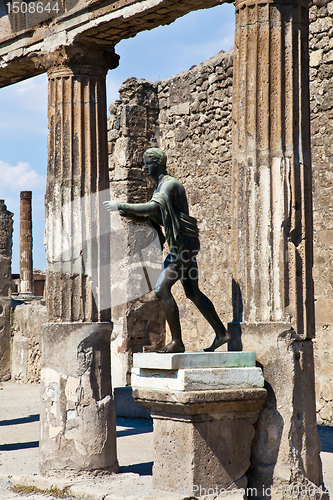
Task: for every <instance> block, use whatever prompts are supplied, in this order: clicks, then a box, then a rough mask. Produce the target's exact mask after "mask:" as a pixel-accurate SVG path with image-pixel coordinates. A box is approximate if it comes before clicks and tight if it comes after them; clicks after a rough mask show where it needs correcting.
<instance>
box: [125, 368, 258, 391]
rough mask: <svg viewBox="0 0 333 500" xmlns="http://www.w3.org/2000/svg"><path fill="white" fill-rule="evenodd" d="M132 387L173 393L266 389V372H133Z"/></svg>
mask: <svg viewBox="0 0 333 500" xmlns="http://www.w3.org/2000/svg"><path fill="white" fill-rule="evenodd" d="M132 386H133V387H146V388H150V389H161V390H171V391H204V390H212V389H222V388H228V387H234V386H241V387H264V377H263V375H262V370H261V369H260V368H256V367H255V366H251V367H248V368H193V369H190V368H189V369H179V370H157V369H155V370H147V369H144V368H133V369H132Z"/></svg>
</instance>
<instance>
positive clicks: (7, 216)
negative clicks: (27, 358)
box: [0, 200, 13, 381]
mask: <svg viewBox="0 0 333 500" xmlns="http://www.w3.org/2000/svg"><path fill="white" fill-rule="evenodd" d="M12 217H13V214H12V213H11V212H9V210H7V207H6V205H5V202H4V200H0V381H1V380H8V379H10V359H11V356H10V342H11V340H10V337H11V332H10V326H11V314H12V306H11V299H10V296H11V282H12V279H11V267H12V234H13V219H12Z"/></svg>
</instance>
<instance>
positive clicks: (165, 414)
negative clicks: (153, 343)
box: [133, 353, 266, 494]
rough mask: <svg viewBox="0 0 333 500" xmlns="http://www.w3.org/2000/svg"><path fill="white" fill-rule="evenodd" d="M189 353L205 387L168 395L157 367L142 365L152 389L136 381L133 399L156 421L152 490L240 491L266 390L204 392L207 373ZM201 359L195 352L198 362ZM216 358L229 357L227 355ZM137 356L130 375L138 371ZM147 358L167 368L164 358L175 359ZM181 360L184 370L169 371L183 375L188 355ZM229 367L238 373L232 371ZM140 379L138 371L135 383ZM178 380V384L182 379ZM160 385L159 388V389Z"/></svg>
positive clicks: (172, 391)
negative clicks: (153, 382) (139, 385)
mask: <svg viewBox="0 0 333 500" xmlns="http://www.w3.org/2000/svg"><path fill="white" fill-rule="evenodd" d="M193 354H194V353H190V354H189V359H190V357H191V358H192V359H191V360H190V363H189V364H190V365H191V369H190V372H191V375H193V373H194V372H195V371H196V370H197V373H196V380H198V378H199V377H200V378H201V379H202V381H203V382H204V383H203V384H201V387H202V389H201V390H200V389H198V390H194V391H193V390H186V388H184V389H183V390H172V389H169V390H166V389H165V377H163V378H160V376H159V374H158V376H157V375H156V373H155V372H156V368H150V369H149V368H145V367H144V366H141V367H140V369H142V370H143V372H144V377H142V378H143V379H147V372H148V370H150V371H151V378H152V379H154V380H155V388H154V389H152V388H149V387H148V388H145V387H143V384H144V380H140V383H141V387H135V386H134V387H133V397H134V398H135V399H136V401H138V402H139V403H141V404H142V405H143V406H145V407H146V408H147V409H148V410H150V412H151V415H152V417H153V419H154V467H153V487H154V488H156V489H157V488H161V487H162V488H167V489H169V490H170V489H178V488H179V489H180V490H179V491H181V490H182V489H184V488H185V489H187V490H190V491H192V492H193V493H195V492H196V493H197V494H198V492H199V491H200V487H201V491H202V489H206V490H207V491H208V490H210V493H212V492H213V491H212V490H211V489H212V488H213V490H214V492H216V488H217V489H218V490H219V491H220V490H222V489H228V488H234V487H236V488H240V487H242V488H244V487H246V484H247V479H246V476H245V473H246V471H247V469H248V468H249V466H250V454H251V443H252V439H253V437H254V427H253V424H254V423H255V422H256V421H257V419H258V415H259V410H260V408H261V407H262V405H263V402H264V401H265V398H266V390H265V389H263V388H261V387H259V388H258V387H249V386H247V387H244V386H237V385H236V384H235V385H234V386H233V387H232V383H230V386H229V388H226V389H224V390H219V389H216V388H213V389H208V388H207V383H206V382H205V379H207V376H208V378H209V377H211V369H210V368H206V369H205V368H196V363H195V361H193ZM202 354H203V353H198V355H201V358H203V356H202ZM216 354H219V355H221V354H225V355H226V356H228V355H229V354H230V353H216ZM244 354H245V353H244ZM135 356H136V355H134V371H135V369H136V368H139V367H138V366H137V365H138V362H137V361H136V358H135ZM141 356H142V355H141ZM145 356H146V357H147V359H148V357H149V356H151V357H156V356H162V358H160V359H161V363H162V364H164V366H165V364H166V361H167V357H168V356H170V357H173V356H179V355H177V354H176V355H172V354H170V355H169V354H160V355H158V354H157V355H156V354H146V355H145ZM180 356H181V357H182V360H183V362H184V359H185V368H184V369H179V370H177V369H176V370H170V372H174V371H181V370H185V371H186V353H185V354H182V355H180ZM204 356H212V359H213V357H214V354H208V353H207V354H205V355H204ZM151 359H152V358H151ZM142 364H144V363H141V365H142ZM147 364H148V366H149V365H150V366H151V364H149V363H146V365H147ZM155 366H156V365H155ZM183 366H184V364H183ZM222 366H223V365H222ZM229 368H234V369H235V370H237V367H235V366H233V367H232V366H231V367H229ZM252 368H253V367H250V369H252ZM215 369H216V367H215ZM222 369H224V368H222ZM239 369H240V370H244V369H245V368H244V367H242V368H239ZM164 371H166V370H164ZM138 376H139V373H138V371H136V374H135V376H134V380H135V379H137V377H138ZM177 376H178V374H177V373H170V378H174V377H176V378H177ZM179 378H180V379H182V375H179ZM236 378H237V377H236ZM159 380H161V389H158V387H157V386H158V382H159ZM134 384H135V382H134ZM199 386H200V384H198V387H199ZM196 488H198V489H196Z"/></svg>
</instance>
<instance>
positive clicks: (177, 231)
mask: <svg viewBox="0 0 333 500" xmlns="http://www.w3.org/2000/svg"><path fill="white" fill-rule="evenodd" d="M143 161H144V169H145V173H146V175H148V176H149V177H152V178H153V179H154V181H155V182H156V189H155V191H154V194H153V197H152V198H151V200H150V201H149V202H147V203H118V202H113V201H105V202H104V204H105V207H106V209H107V210H109V211H115V210H119V212H120V214H121V215H124V216H126V217H130V218H131V219H132V220H135V221H136V222H140V220H141V221H143V220H147V219H148V220H149V222H150V223H151V225H152V226H153V227H154V228H155V229H156V230H157V231H158V235H159V239H160V242H161V245H162V246H163V243H164V241H165V239H166V240H167V243H168V246H169V253H168V255H167V257H166V259H165V261H164V264H163V268H162V271H161V273H160V275H159V278H158V280H157V284H156V288H155V293H156V295H157V297H158V299H159V301H160V303H161V305H162V308H163V310H164V314H165V317H166V320H167V322H168V324H169V327H170V331H171V336H172V341H171V342H170V344H168V345H166V346H165V347H164V348H162V349H160V350H159V351H158V352H184V351H185V347H184V344H183V341H182V337H181V328H180V321H179V310H178V307H177V304H176V302H175V299H174V298H173V296H172V294H171V288H172V286H173V285H174V284H175V283H176V282H177V281H178V280H179V279H180V281H181V283H182V285H183V288H184V291H185V294H186V297H187V298H189V299H190V300H191V301H192V302H193V303H194V304H195V305H196V306H197V308H198V309H199V311H200V312H201V313H202V314H203V316H204V317H205V318H206V320H207V321H208V323H209V324H210V325H211V326H212V327H213V329H214V331H215V334H216V336H215V339H214V341H213V343H212V345H211V346H210V347H208V348H207V349H204V350H205V351H214V350H215V349H217V348H218V347H219V346H221V345H222V344H225V343H226V342H229V341H230V340H231V338H232V337H231V335H230V333H229V332H228V331H227V330H226V328H225V327H224V325H223V323H222V322H221V320H220V318H219V317H218V315H217V313H216V311H215V308H214V306H213V304H212V302H211V301H210V300H209V299H208V297H206V295H204V294H203V293H202V292H201V291H200V289H199V286H198V267H197V261H196V256H197V254H198V252H199V249H200V242H199V230H198V227H197V221H196V219H194V218H193V217H191V216H190V215H189V210H188V203H187V198H186V193H185V189H184V186H183V185H182V184H181V183H180V182H179V181H178V180H177V179H175V178H174V177H172V176H171V175H169V174H168V173H167V171H166V161H167V157H166V154H165V153H164V151H162V150H161V149H159V148H150V149H148V150H147V151H146V152H145V153H144V155H143ZM161 226H163V227H164V232H165V237H164V235H163V233H162V231H161V229H160V227H161Z"/></svg>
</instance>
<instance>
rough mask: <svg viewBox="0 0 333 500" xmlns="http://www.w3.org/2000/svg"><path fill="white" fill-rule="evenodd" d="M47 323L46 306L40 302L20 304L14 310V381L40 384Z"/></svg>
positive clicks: (12, 367) (12, 366)
mask: <svg viewBox="0 0 333 500" xmlns="http://www.w3.org/2000/svg"><path fill="white" fill-rule="evenodd" d="M46 322H47V311H46V306H45V305H44V304H41V303H40V302H39V301H38V302H34V301H33V302H30V303H26V304H20V305H17V306H16V307H15V309H14V310H13V324H12V342H13V344H12V349H13V352H12V364H11V370H12V372H11V375H12V379H13V380H17V381H21V382H25V383H26V382H39V380H40V369H41V366H40V363H41V344H42V327H43V324H44V323H46Z"/></svg>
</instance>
